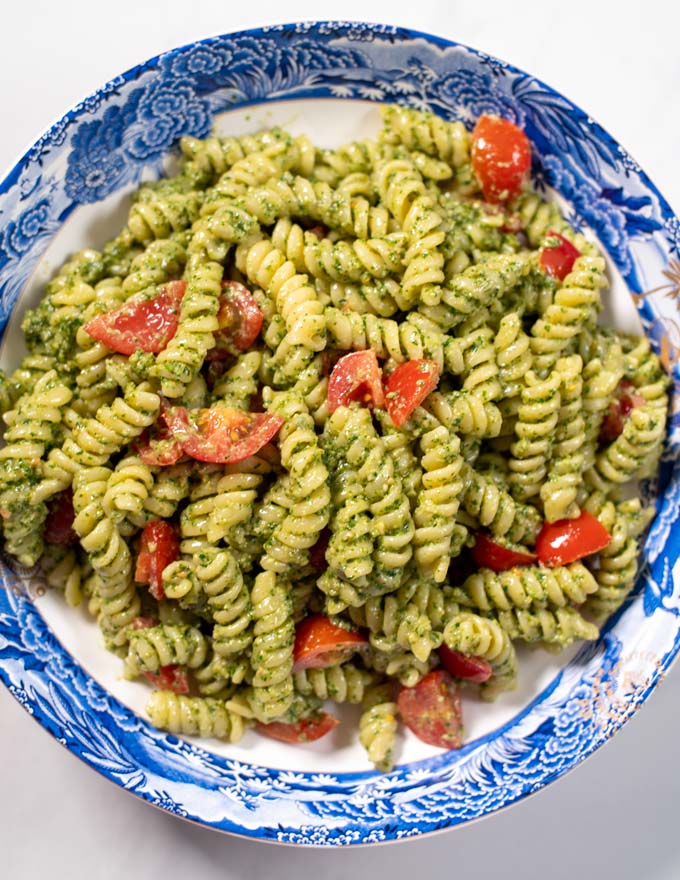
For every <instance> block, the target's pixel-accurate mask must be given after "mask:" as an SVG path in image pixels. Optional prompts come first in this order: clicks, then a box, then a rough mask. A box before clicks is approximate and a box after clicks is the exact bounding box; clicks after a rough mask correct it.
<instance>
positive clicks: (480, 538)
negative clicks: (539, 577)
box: [472, 532, 536, 571]
mask: <svg viewBox="0 0 680 880" xmlns="http://www.w3.org/2000/svg"><path fill="white" fill-rule="evenodd" d="M472 558H473V559H474V560H475V562H476V563H477V565H480V566H482V568H490V569H491V571H507V570H508V569H510V568H514V567H515V566H516V565H534V564H535V563H536V554H535V553H522V552H520V551H518V550H511V549H510V548H509V547H504V546H503V545H502V544H498V543H496V541H494V540H492V539H491V538H490V537H489V536H488V535H487V534H486V532H477V535H476V536H475V544H474V547H473V548H472Z"/></svg>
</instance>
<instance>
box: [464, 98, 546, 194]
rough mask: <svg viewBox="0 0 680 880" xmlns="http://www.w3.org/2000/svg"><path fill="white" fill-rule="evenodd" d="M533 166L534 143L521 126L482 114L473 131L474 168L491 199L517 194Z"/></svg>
mask: <svg viewBox="0 0 680 880" xmlns="http://www.w3.org/2000/svg"><path fill="white" fill-rule="evenodd" d="M530 168H531V145H530V143H529V139H528V138H527V136H526V135H525V134H524V132H523V131H522V129H521V128H518V127H517V126H516V125H515V124H514V123H512V122H510V121H509V120H508V119H501V118H500V116H490V115H489V116H487V115H483V116H480V117H479V119H478V120H477V124H476V125H475V127H474V130H473V132H472V169H473V171H474V173H475V176H476V177H477V180H478V181H479V184H480V186H481V188H482V193H483V194H484V198H485V199H486V200H487V201H488V202H492V203H497V202H507V201H508V200H509V199H511V198H513V197H514V196H516V195H518V194H519V192H520V190H521V189H522V186H523V185H524V182H525V181H526V180H527V178H528V176H529V169H530Z"/></svg>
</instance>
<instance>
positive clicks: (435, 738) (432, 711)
mask: <svg viewBox="0 0 680 880" xmlns="http://www.w3.org/2000/svg"><path fill="white" fill-rule="evenodd" d="M397 706H398V707H399V712H400V714H401V717H402V718H403V719H404V723H405V724H406V726H407V727H408V728H409V729H410V730H412V731H413V733H415V735H416V736H417V737H418V739H421V740H422V741H423V742H426V743H428V744H429V745H431V746H439V748H441V749H459V748H460V747H461V746H462V745H463V713H462V708H461V703H460V694H459V693H458V687H457V685H456V683H455V681H454V680H453V678H451V676H450V675H449V673H448V672H447V671H446V670H445V669H435V670H434V671H433V672H428V674H427V675H426V676H425V677H424V678H422V679H421V680H420V681H419V682H418V684H417V685H416V686H415V687H412V688H409V687H404V688H402V689H401V690H400V691H399V696H398V697H397Z"/></svg>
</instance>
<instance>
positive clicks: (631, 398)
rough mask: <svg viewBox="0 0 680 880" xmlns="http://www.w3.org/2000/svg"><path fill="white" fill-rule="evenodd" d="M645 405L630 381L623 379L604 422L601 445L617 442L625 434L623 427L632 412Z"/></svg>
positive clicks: (601, 429) (600, 438)
mask: <svg viewBox="0 0 680 880" xmlns="http://www.w3.org/2000/svg"><path fill="white" fill-rule="evenodd" d="M645 403H646V400H645V398H644V397H643V396H642V395H641V394H640V392H639V391H636V389H635V385H634V384H633V383H632V382H631V381H630V379H622V380H621V381H620V382H619V384H618V386H617V387H616V391H615V392H614V399H613V400H611V401H610V402H609V406H608V407H607V412H606V413H605V417H604V419H603V421H602V427H601V428H600V435H599V438H598V439H599V441H600V443H612V442H613V441H614V440H616V438H617V437H618V436H619V435H620V434H622V433H623V426H624V425H625V423H626V419H627V418H628V416H629V415H630V414H631V412H632V411H633V410H634V409H635V407H636V406H644V404H645Z"/></svg>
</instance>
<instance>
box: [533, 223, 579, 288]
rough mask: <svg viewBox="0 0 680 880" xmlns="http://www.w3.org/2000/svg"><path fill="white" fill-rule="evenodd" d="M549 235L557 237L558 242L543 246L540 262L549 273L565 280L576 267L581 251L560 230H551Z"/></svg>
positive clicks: (552, 237)
mask: <svg viewBox="0 0 680 880" xmlns="http://www.w3.org/2000/svg"><path fill="white" fill-rule="evenodd" d="M548 237H549V238H551V239H557V240H558V243H557V244H555V245H546V246H544V247H542V248H541V253H540V255H539V257H538V263H539V265H540V267H541V269H543V271H544V272H546V273H547V274H548V275H552V277H553V278H558V279H559V280H560V281H564V279H565V278H566V277H567V275H568V274H569V273H570V272H571V270H572V269H573V268H574V263H575V262H576V260H577V259H578V258H579V257H580V256H581V251H580V250H579V249H578V248H577V247H574V245H573V244H572V243H571V242H570V241H569V239H568V238H565V237H564V236H563V235H560V234H559V232H553V231H552V230H549V231H548Z"/></svg>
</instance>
